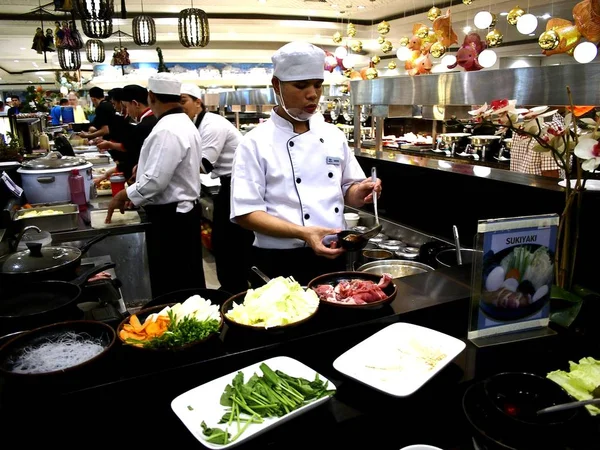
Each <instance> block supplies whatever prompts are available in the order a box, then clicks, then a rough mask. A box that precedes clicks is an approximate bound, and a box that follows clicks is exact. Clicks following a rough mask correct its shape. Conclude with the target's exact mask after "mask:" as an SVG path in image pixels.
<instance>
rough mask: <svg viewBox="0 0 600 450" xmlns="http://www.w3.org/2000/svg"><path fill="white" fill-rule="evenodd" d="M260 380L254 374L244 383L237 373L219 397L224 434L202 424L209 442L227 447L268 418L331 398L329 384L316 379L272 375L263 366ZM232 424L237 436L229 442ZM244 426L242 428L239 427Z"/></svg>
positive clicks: (270, 371)
mask: <svg viewBox="0 0 600 450" xmlns="http://www.w3.org/2000/svg"><path fill="white" fill-rule="evenodd" d="M260 370H261V371H262V373H263V376H258V375H257V374H254V375H252V376H251V377H250V379H249V380H248V381H247V382H246V383H244V374H243V373H242V372H238V373H237V374H236V376H235V377H234V378H233V380H232V382H231V384H228V385H227V386H226V387H225V390H224V391H223V394H222V395H221V400H220V403H221V405H223V406H226V407H227V408H228V409H227V410H226V412H225V414H224V415H223V417H221V420H220V421H219V423H220V424H227V428H226V429H225V430H222V429H219V428H208V427H207V426H206V424H205V422H204V421H203V422H202V429H203V432H202V433H203V434H204V436H206V438H207V440H208V441H209V442H213V443H219V444H228V443H230V442H234V441H235V440H236V439H237V438H238V437H239V436H241V435H242V433H243V432H244V431H246V429H247V428H248V426H249V425H251V424H253V423H262V422H263V419H265V418H268V417H281V416H284V415H285V414H288V413H290V412H292V411H294V410H296V409H298V408H300V407H302V406H304V405H306V404H308V403H311V402H313V401H315V400H318V399H320V398H322V397H327V396H331V395H333V393H334V392H335V391H334V390H329V389H327V387H328V384H327V383H326V382H323V381H321V380H320V379H319V374H316V375H315V379H314V380H313V381H309V380H306V379H304V378H297V377H292V376H290V375H287V374H286V373H283V372H281V371H280V370H276V371H273V370H272V369H271V368H270V367H269V366H268V365H267V364H265V363H262V364H261V365H260ZM234 422H235V424H236V428H237V432H236V434H235V435H234V436H233V437H231V438H230V433H229V427H231V426H232V424H233V423H234ZM242 424H243V426H241V425H242Z"/></svg>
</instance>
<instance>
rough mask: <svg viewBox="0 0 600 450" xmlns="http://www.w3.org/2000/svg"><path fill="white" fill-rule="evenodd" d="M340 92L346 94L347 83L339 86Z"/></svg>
mask: <svg viewBox="0 0 600 450" xmlns="http://www.w3.org/2000/svg"><path fill="white" fill-rule="evenodd" d="M340 92H341V93H342V94H347V93H348V85H347V84H343V85H342V87H341V88H340Z"/></svg>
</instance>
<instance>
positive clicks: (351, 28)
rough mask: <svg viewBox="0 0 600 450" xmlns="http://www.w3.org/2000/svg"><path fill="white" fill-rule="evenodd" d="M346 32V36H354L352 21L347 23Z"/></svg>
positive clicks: (354, 30)
mask: <svg viewBox="0 0 600 450" xmlns="http://www.w3.org/2000/svg"><path fill="white" fill-rule="evenodd" d="M346 34H347V35H348V37H354V36H356V27H355V26H354V24H353V23H349V24H348V27H347V28H346Z"/></svg>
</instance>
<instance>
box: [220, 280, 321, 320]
mask: <svg viewBox="0 0 600 450" xmlns="http://www.w3.org/2000/svg"><path fill="white" fill-rule="evenodd" d="M318 308H319V297H318V295H317V293H316V292H315V291H313V290H312V289H305V288H303V287H302V286H300V283H298V282H297V281H296V280H294V278H292V277H287V278H286V277H277V278H273V279H272V280H270V281H269V282H268V283H267V284H265V285H264V286H261V287H260V288H258V289H249V290H247V291H245V292H241V293H239V294H237V295H234V296H233V297H231V298H230V299H228V300H226V301H225V302H224V303H223V306H222V307H221V313H222V314H223V317H224V318H225V322H226V323H227V324H228V325H230V326H238V327H242V328H246V329H250V330H258V331H280V330H282V329H285V328H288V327H293V326H297V325H300V324H302V323H304V322H306V321H307V320H309V319H310V318H311V317H312V316H314V315H315V313H316V312H317V309H318Z"/></svg>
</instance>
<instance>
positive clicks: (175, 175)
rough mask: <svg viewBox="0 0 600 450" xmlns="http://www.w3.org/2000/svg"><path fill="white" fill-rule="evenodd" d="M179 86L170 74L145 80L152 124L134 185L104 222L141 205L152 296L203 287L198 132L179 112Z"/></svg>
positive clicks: (119, 196) (117, 200)
mask: <svg viewBox="0 0 600 450" xmlns="http://www.w3.org/2000/svg"><path fill="white" fill-rule="evenodd" d="M180 90H181V83H180V82H179V81H178V80H177V79H176V78H175V77H174V75H173V74H171V73H158V74H156V75H153V76H152V77H150V78H149V79H148V105H149V106H150V108H151V109H152V112H153V113H154V115H155V116H156V117H157V119H158V122H157V123H156V125H155V126H154V128H153V129H152V132H151V133H150V134H149V135H148V137H147V138H146V139H145V140H144V143H143V145H142V149H141V151H140V157H139V162H138V168H137V176H136V182H135V183H134V184H132V185H131V186H129V187H127V188H126V189H124V190H122V191H120V192H119V193H118V194H117V195H115V196H114V197H113V199H112V200H111V202H110V205H109V207H108V214H107V216H106V222H107V223H110V221H111V218H112V216H113V213H114V211H115V209H117V210H121V212H122V211H123V210H124V208H125V204H126V203H127V202H131V203H133V204H134V205H135V206H142V207H143V208H144V210H145V212H146V216H147V218H148V220H149V222H150V224H151V226H150V228H149V230H148V233H147V234H146V236H147V243H148V263H149V266H150V281H151V285H152V294H153V296H157V295H162V294H165V293H167V292H172V291H177V290H180V289H187V288H204V287H205V281H204V271H203V265H202V242H201V234H200V232H201V229H200V226H201V219H202V212H201V207H200V203H199V197H200V161H201V159H202V145H201V140H200V134H199V133H198V130H197V129H196V127H195V126H194V124H193V123H192V122H191V121H190V120H189V118H188V117H187V115H186V114H185V113H184V112H183V109H182V108H181V106H180V104H179V102H180Z"/></svg>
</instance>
